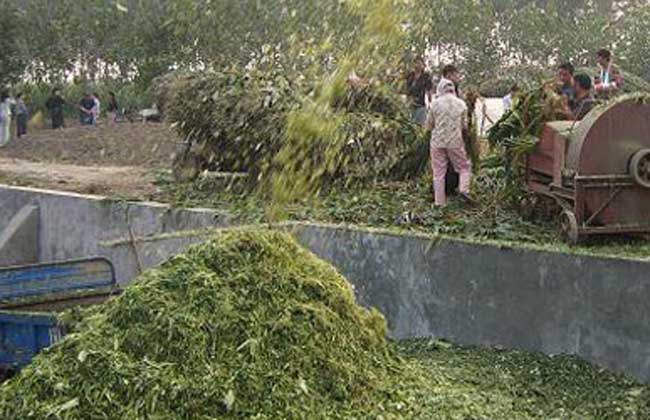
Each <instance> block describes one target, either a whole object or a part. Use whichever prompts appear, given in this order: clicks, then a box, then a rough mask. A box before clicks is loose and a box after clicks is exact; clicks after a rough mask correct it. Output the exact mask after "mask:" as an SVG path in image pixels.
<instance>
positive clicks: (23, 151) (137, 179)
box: [0, 123, 179, 200]
mask: <svg viewBox="0 0 650 420" xmlns="http://www.w3.org/2000/svg"><path fill="white" fill-rule="evenodd" d="M178 142H179V139H178V137H177V136H176V134H175V133H174V132H173V130H172V129H171V128H170V127H169V126H168V125H167V124H161V123H147V124H142V123H133V124H131V123H120V124H116V125H114V126H111V127H109V126H106V125H100V126H99V127H82V126H79V125H76V124H75V125H72V126H70V127H67V128H65V129H63V130H51V129H42V130H35V131H34V130H33V131H31V132H30V133H29V134H28V136H27V137H25V138H21V139H19V140H18V139H13V140H12V141H11V142H10V143H9V144H8V145H7V146H5V147H4V148H0V182H1V183H5V184H12V185H21V186H32V187H37V188H47V189H56V190H64V191H73V192H79V193H83V194H97V195H106V196H114V197H115V196H117V197H123V198H129V199H144V200H146V199H151V198H153V197H154V196H155V194H156V192H157V188H156V187H155V185H154V182H155V178H156V176H155V174H156V172H157V171H158V172H159V171H162V170H167V169H169V167H170V162H171V159H172V158H173V154H174V151H175V150H176V147H177V144H178Z"/></svg>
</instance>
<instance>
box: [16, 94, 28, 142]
mask: <svg viewBox="0 0 650 420" xmlns="http://www.w3.org/2000/svg"><path fill="white" fill-rule="evenodd" d="M28 120H29V111H28V110H27V105H25V100H24V99H23V94H22V93H18V94H17V95H16V136H17V137H18V138H21V137H23V136H26V135H27V121H28Z"/></svg>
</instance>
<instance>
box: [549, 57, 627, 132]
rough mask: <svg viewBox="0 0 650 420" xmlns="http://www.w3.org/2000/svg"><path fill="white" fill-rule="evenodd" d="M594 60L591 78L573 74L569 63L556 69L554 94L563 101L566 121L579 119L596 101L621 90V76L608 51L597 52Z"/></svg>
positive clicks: (586, 75)
mask: <svg viewBox="0 0 650 420" xmlns="http://www.w3.org/2000/svg"><path fill="white" fill-rule="evenodd" d="M596 61H597V63H598V70H597V75H596V77H594V78H593V79H592V78H591V77H590V76H589V75H588V74H586V73H577V74H576V73H575V69H574V67H573V65H572V64H571V63H568V62H567V63H563V64H561V65H560V66H559V67H558V71H557V79H558V87H557V91H558V93H560V94H561V95H562V96H563V97H564V98H565V110H564V113H565V115H566V118H567V119H570V120H582V119H583V118H584V117H585V116H586V115H587V114H588V113H589V111H591V110H592V109H593V108H594V107H595V106H596V104H597V103H598V101H599V100H606V99H609V98H610V97H611V96H612V95H615V94H616V93H617V92H619V91H620V90H621V88H622V87H623V83H624V77H623V73H622V72H621V71H620V69H619V68H618V67H617V66H616V65H615V64H614V63H613V61H612V53H611V52H610V51H609V50H606V49H601V50H599V51H598V52H597V53H596Z"/></svg>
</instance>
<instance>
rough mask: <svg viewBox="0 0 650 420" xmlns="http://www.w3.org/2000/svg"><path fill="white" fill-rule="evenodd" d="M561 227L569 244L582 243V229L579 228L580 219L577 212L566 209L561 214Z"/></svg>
mask: <svg viewBox="0 0 650 420" xmlns="http://www.w3.org/2000/svg"><path fill="white" fill-rule="evenodd" d="M560 229H561V231H562V236H563V237H564V240H565V241H566V242H567V243H568V244H569V245H578V244H579V243H580V231H579V230H578V220H577V219H576V215H575V213H573V212H572V211H570V210H564V211H562V213H561V214H560Z"/></svg>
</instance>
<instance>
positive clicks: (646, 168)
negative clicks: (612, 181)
mask: <svg viewBox="0 0 650 420" xmlns="http://www.w3.org/2000/svg"><path fill="white" fill-rule="evenodd" d="M629 171H630V175H631V176H632V178H633V179H634V182H636V183H637V184H639V185H640V186H642V187H644V188H650V149H641V150H639V151H638V152H636V153H635V154H634V156H632V160H630V167H629Z"/></svg>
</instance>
